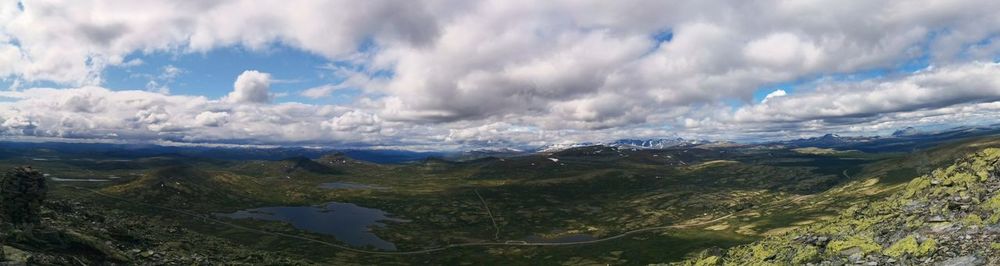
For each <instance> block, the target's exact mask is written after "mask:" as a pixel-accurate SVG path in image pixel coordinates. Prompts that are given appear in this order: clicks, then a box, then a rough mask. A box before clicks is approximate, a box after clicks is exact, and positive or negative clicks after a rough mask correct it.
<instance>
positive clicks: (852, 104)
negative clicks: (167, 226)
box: [0, 0, 1000, 149]
mask: <svg viewBox="0 0 1000 266" xmlns="http://www.w3.org/2000/svg"><path fill="white" fill-rule="evenodd" d="M998 12H1000V1H991V0H953V1H938V0H912V1H866V0H865V1H854V0H838V1H819V0H759V1H714V0H699V1H663V0H657V1H637V0H621V1H588V0H575V1H568V0H565V1H564V0H553V1H521V0H483V1H452V0H427V1H424V0H413V1H382V0H371V1H346V0H331V1H314V0H301V1H300V0H281V1H271V0H201V1H165V0H162V1H161V0H149V1H127V0H124V1H112V0H107V1H102V0H93V1H88V0H80V1H48V0H40V1H28V0H22V1H16V0H0V136H2V137H11V138H24V137H38V138H46V139H52V138H54V139H75V140H114V141H170V142H182V143H215V144H267V145H319V146H330V147H401V148H406V147H413V148H417V147H420V148H424V149H463V148H484V147H527V146H542V145H548V144H562V143H576V142H600V141H609V140H615V139H621V138H667V137H669V138H672V137H683V138H689V139H708V140H734V141H748V142H753V141H762V140H774V139H788V138H800V137H809V136H816V135H822V134H826V133H838V134H841V135H877V134H883V135H884V134H888V133H891V132H892V131H894V130H897V129H901V128H905V127H910V126H912V127H917V128H942V127H951V126H967V125H989V124H995V123H997V117H998V115H997V114H1000V113H998V111H1000V16H997V15H996V14H997V13H998Z"/></svg>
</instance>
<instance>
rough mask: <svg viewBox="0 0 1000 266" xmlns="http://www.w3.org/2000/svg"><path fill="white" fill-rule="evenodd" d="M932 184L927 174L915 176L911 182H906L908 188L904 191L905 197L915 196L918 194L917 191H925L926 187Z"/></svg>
mask: <svg viewBox="0 0 1000 266" xmlns="http://www.w3.org/2000/svg"><path fill="white" fill-rule="evenodd" d="M929 186H931V180H930V178H929V177H927V176H921V177H917V178H914V179H913V181H910V183H909V184H906V190H905V192H903V197H904V198H913V196H915V195H918V194H917V193H919V192H921V191H923V190H924V189H925V188H927V187H929Z"/></svg>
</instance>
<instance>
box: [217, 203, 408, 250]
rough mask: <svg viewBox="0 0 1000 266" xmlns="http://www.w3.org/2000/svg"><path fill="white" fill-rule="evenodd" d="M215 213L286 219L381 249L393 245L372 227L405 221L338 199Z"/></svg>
mask: <svg viewBox="0 0 1000 266" xmlns="http://www.w3.org/2000/svg"><path fill="white" fill-rule="evenodd" d="M216 215H218V216H222V217H226V218H231V219H255V220H262V221H278V222H285V223H288V224H290V225H291V226H293V227H295V228H297V229H301V230H305V231H308V232H312V233H318V234H324V235H330V236H333V237H334V238H336V239H337V240H340V241H342V242H344V243H347V244H348V245H351V246H354V247H373V248H376V249H380V250H396V245H395V244H393V243H391V242H389V241H385V240H383V239H381V238H379V237H378V236H376V235H375V234H374V233H372V232H371V228H372V227H382V226H386V225H385V224H384V223H383V222H385V221H389V222H408V221H407V220H403V219H397V218H391V217H389V213H387V212H384V211H382V210H379V209H372V208H365V207H361V206H358V205H355V204H351V203H340V202H330V203H326V204H324V205H320V206H301V207H284V206H282V207H264V208H257V209H250V210H243V211H237V212H234V213H217V214H216Z"/></svg>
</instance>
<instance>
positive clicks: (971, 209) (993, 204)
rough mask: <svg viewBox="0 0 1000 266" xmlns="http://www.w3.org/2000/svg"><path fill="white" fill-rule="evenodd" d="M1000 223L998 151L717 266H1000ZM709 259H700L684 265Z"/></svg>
mask: <svg viewBox="0 0 1000 266" xmlns="http://www.w3.org/2000/svg"><path fill="white" fill-rule="evenodd" d="M998 222H1000V149H995V148H990V149H985V150H982V151H980V152H977V153H975V154H972V155H970V156H967V157H965V158H962V159H959V160H958V161H957V162H955V163H954V164H953V165H951V166H948V167H944V168H941V169H937V170H935V171H933V172H932V173H931V174H928V175H925V176H921V177H917V178H914V179H913V180H912V181H911V182H910V183H908V184H906V185H905V187H903V188H902V190H901V191H900V192H898V193H897V194H895V195H893V196H890V197H888V198H886V199H881V200H878V201H873V202H868V203H862V204H857V205H855V206H853V207H851V208H848V209H846V210H844V211H843V212H841V214H840V215H838V216H836V217H834V218H832V219H829V220H826V221H823V222H819V223H815V224H812V225H809V226H806V227H802V228H798V229H795V230H792V231H789V232H786V233H784V234H783V235H777V236H772V237H768V238H765V239H763V240H760V241H757V242H754V243H751V244H748V245H744V246H739V247H735V248H732V249H729V250H727V251H725V252H723V253H722V254H720V255H718V256H715V257H712V258H711V260H712V261H713V262H715V263H721V264H722V265H804V264H815V265H842V264H847V263H851V264H871V265H887V264H889V265H897V264H898V265H927V264H932V265H1000V244H998V243H1000V224H998ZM820 236H821V237H822V239H823V241H819V240H820ZM827 241H828V242H827ZM706 259H709V257H706V256H696V257H693V258H691V260H689V261H685V262H681V263H679V264H682V265H695V264H696V262H700V261H703V260H706Z"/></svg>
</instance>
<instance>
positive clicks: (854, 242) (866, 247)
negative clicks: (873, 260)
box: [827, 236, 882, 254]
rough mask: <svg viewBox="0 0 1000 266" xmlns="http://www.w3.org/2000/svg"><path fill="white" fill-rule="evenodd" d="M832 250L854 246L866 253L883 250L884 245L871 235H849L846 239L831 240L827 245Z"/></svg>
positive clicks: (836, 250)
mask: <svg viewBox="0 0 1000 266" xmlns="http://www.w3.org/2000/svg"><path fill="white" fill-rule="evenodd" d="M827 247H828V248H829V249H830V250H831V251H834V252H840V251H844V250H847V249H850V248H853V247H857V248H860V249H861V251H862V252H864V253H865V254H868V253H871V252H877V251H880V250H882V247H881V246H879V245H878V243H875V240H872V238H871V237H861V236H848V237H846V238H844V239H840V240H834V241H830V244H829V245H828V246H827Z"/></svg>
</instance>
